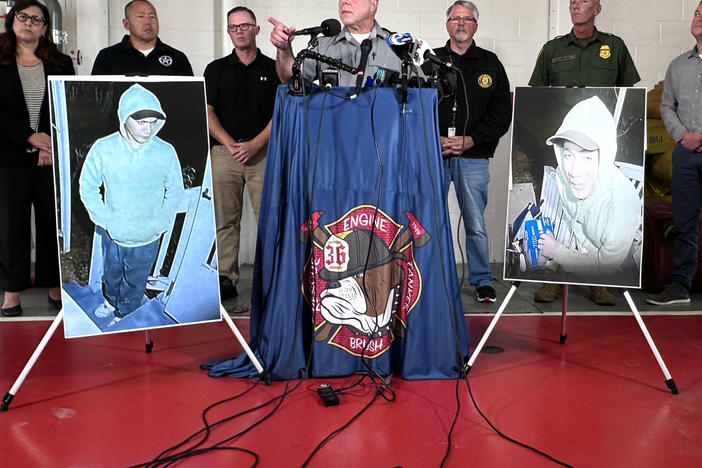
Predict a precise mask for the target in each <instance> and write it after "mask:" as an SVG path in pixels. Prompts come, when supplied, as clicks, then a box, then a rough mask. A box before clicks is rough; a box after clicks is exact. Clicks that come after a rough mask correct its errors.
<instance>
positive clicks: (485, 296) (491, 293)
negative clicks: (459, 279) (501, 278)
mask: <svg viewBox="0 0 702 468" xmlns="http://www.w3.org/2000/svg"><path fill="white" fill-rule="evenodd" d="M475 300H476V301H478V302H495V301H496V300H497V294H495V288H493V287H492V286H480V287H479V288H477V289H476V290H475Z"/></svg>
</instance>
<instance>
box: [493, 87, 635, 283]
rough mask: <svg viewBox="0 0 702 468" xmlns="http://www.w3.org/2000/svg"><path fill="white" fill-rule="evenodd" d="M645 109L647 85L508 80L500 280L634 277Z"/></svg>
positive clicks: (604, 280)
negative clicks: (514, 84)
mask: <svg viewBox="0 0 702 468" xmlns="http://www.w3.org/2000/svg"><path fill="white" fill-rule="evenodd" d="M645 119H646V90H645V88H529V87H518V88H516V90H515V94H514V121H513V131H512V147H511V161H510V163H511V180H510V185H509V187H510V189H509V192H508V206H507V222H506V242H505V243H506V246H505V255H504V279H505V280H507V281H538V282H555V283H568V284H586V285H602V286H615V287H635V288H638V287H640V285H641V250H642V246H643V180H644V177H643V176H644V151H645V137H646V135H645V132H646V126H645V124H646V120H645Z"/></svg>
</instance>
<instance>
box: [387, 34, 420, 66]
mask: <svg viewBox="0 0 702 468" xmlns="http://www.w3.org/2000/svg"><path fill="white" fill-rule="evenodd" d="M385 43H386V44H387V45H389V46H390V49H391V50H392V51H393V52H394V53H395V55H397V56H398V57H399V58H400V60H403V61H405V60H409V61H411V60H412V55H411V51H412V44H413V43H414V41H413V39H412V35H411V34H410V33H392V34H390V35H389V36H388V37H387V38H386V39H385Z"/></svg>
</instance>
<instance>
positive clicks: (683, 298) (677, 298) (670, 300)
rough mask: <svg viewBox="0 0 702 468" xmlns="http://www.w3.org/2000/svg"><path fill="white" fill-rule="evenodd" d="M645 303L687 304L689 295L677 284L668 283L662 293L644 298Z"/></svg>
mask: <svg viewBox="0 0 702 468" xmlns="http://www.w3.org/2000/svg"><path fill="white" fill-rule="evenodd" d="M646 302H648V303H649V304H653V305H672V304H689V303H690V293H688V292H687V289H686V288H685V287H684V286H681V285H679V284H678V283H670V284H669V285H668V286H666V287H665V289H664V290H663V291H661V292H660V293H658V294H656V295H655V296H651V297H648V298H646Z"/></svg>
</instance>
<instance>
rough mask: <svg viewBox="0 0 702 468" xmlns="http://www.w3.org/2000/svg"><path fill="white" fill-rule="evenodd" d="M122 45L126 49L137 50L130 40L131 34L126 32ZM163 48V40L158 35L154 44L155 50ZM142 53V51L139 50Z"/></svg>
mask: <svg viewBox="0 0 702 468" xmlns="http://www.w3.org/2000/svg"><path fill="white" fill-rule="evenodd" d="M122 47H124V48H125V49H134V50H137V49H136V48H135V47H134V46H133V45H132V43H131V41H130V40H129V34H125V35H124V37H123V38H122ZM161 49H163V42H161V39H159V38H158V37H157V38H156V44H155V45H154V50H161ZM137 52H138V51H137ZM139 53H141V52H139Z"/></svg>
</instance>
